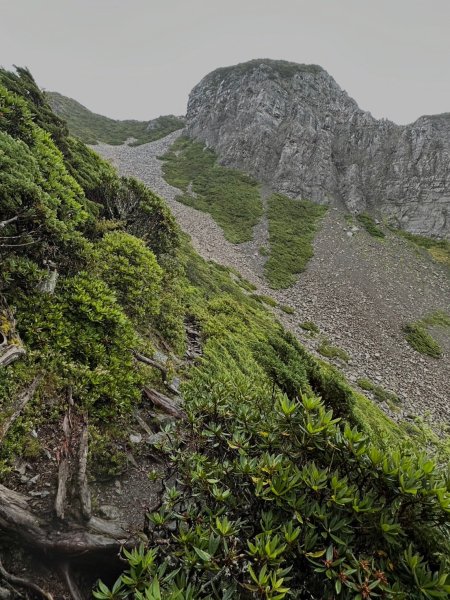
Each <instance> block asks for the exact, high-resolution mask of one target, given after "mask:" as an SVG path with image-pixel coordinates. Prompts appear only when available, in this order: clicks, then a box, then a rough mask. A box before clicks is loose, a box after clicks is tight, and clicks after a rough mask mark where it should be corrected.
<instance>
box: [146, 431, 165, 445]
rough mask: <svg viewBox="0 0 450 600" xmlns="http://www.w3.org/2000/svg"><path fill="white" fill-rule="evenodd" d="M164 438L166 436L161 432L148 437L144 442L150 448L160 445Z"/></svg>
mask: <svg viewBox="0 0 450 600" xmlns="http://www.w3.org/2000/svg"><path fill="white" fill-rule="evenodd" d="M165 437H166V435H165V434H164V433H163V432H162V431H159V432H158V433H155V434H153V435H149V436H148V438H147V439H146V442H147V444H150V446H155V445H156V444H160V443H161V442H162V441H163V440H164V439H165Z"/></svg>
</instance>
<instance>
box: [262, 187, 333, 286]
mask: <svg viewBox="0 0 450 600" xmlns="http://www.w3.org/2000/svg"><path fill="white" fill-rule="evenodd" d="M325 211H326V208H325V207H323V206H319V205H318V204H314V203H313V202H309V201H307V200H292V199H291V198H287V197H286V196H283V195H281V194H274V195H273V196H271V197H270V198H269V212H268V220H269V241H270V257H269V260H268V261H267V263H266V265H265V275H266V277H267V280H268V281H269V283H270V285H271V287H273V288H274V289H279V288H285V287H289V286H290V285H292V284H293V283H295V274H297V273H300V272H301V271H303V270H304V269H305V267H306V264H307V262H308V260H309V259H310V258H311V257H312V256H313V250H312V241H313V239H314V234H315V232H316V230H317V227H318V224H319V221H320V218H321V217H322V216H323V215H324V213H325Z"/></svg>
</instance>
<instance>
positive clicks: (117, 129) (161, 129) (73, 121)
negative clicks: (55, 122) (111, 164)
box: [45, 92, 184, 146]
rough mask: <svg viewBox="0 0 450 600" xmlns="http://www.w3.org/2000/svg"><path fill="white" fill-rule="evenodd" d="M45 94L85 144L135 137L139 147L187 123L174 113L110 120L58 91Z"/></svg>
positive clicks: (118, 142) (119, 140)
mask: <svg viewBox="0 0 450 600" xmlns="http://www.w3.org/2000/svg"><path fill="white" fill-rule="evenodd" d="M45 95H46V98H47V100H48V102H49V104H50V106H51V107H52V109H53V110H54V112H55V113H56V114H57V115H58V116H59V117H61V118H62V119H64V120H65V121H66V122H67V125H68V127H69V131H70V133H71V135H73V136H75V137H77V138H78V139H80V140H81V141H83V142H84V143H85V144H97V143H98V142H104V143H105V144H123V143H124V142H125V141H126V140H128V139H129V138H134V141H133V142H132V145H135V146H137V145H139V144H146V143H148V142H153V141H155V140H158V139H160V138H162V137H165V136H166V135H169V133H172V131H176V130H177V129H182V128H183V126H184V123H183V120H182V119H180V118H179V117H175V116H174V115H166V116H162V117H158V118H157V119H153V120H152V121H135V120H131V119H129V120H124V121H120V120H117V119H109V118H108V117H104V116H102V115H98V114H96V113H93V112H92V111H90V110H89V109H88V108H86V107H85V106H83V105H82V104H80V103H79V102H77V101H76V100H73V99H72V98H68V97H67V96H63V95H62V94H58V92H46V94H45Z"/></svg>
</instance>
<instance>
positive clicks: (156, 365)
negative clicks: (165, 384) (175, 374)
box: [133, 351, 167, 379]
mask: <svg viewBox="0 0 450 600" xmlns="http://www.w3.org/2000/svg"><path fill="white" fill-rule="evenodd" d="M133 356H134V358H135V359H136V360H138V361H139V362H142V363H144V364H146V365H149V366H150V367H154V368H155V369H158V370H159V371H161V373H162V375H163V378H164V379H165V378H166V377H167V369H166V367H164V366H163V365H162V364H161V363H159V362H157V361H156V360H154V359H153V358H148V357H147V356H144V355H143V354H140V353H139V352H135V351H133Z"/></svg>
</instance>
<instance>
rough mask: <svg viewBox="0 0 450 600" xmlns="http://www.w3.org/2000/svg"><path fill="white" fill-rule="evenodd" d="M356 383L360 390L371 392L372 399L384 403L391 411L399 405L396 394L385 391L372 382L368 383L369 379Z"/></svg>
mask: <svg viewBox="0 0 450 600" xmlns="http://www.w3.org/2000/svg"><path fill="white" fill-rule="evenodd" d="M356 383H357V384H358V385H359V387H360V388H361V389H363V390H365V391H366V392H372V393H373V395H374V397H375V398H376V399H377V400H378V401H379V402H386V404H387V405H388V406H389V407H390V408H392V409H395V408H397V406H398V405H399V404H400V400H399V397H398V396H397V394H394V392H389V391H387V390H385V389H384V388H383V387H381V386H380V385H377V384H376V383H373V381H370V379H358V380H357V382H356Z"/></svg>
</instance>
